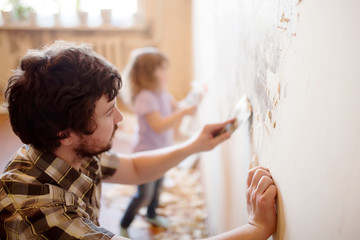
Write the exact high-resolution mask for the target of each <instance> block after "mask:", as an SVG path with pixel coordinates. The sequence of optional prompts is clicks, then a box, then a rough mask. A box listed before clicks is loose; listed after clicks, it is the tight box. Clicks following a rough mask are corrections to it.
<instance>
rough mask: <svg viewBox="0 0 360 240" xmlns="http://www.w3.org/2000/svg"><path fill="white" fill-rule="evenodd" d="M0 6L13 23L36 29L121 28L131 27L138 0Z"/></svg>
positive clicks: (1, 2)
mask: <svg viewBox="0 0 360 240" xmlns="http://www.w3.org/2000/svg"><path fill="white" fill-rule="evenodd" d="M0 7H1V9H2V10H4V11H11V13H12V22H13V23H16V22H17V23H19V22H26V21H27V22H31V21H32V24H35V25H38V26H40V27H51V26H55V25H61V26H64V27H73V26H74V27H75V26H78V25H82V26H88V27H97V26H100V25H102V24H104V23H106V24H108V25H112V26H117V27H124V26H131V25H132V24H134V16H135V14H136V13H137V12H138V0H0ZM110 9H111V10H110ZM26 11H27V12H26ZM33 13H35V14H33ZM21 14H23V16H21ZM106 14H108V15H107V16H105V15H106ZM102 15H104V16H102ZM81 16H82V17H83V18H82V19H83V20H81ZM3 18H4V15H3ZM106 18H107V20H106ZM106 21H107V22H106ZM3 22H4V19H3Z"/></svg>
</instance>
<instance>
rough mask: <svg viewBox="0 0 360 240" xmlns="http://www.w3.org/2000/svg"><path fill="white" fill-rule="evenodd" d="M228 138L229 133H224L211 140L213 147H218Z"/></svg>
mask: <svg viewBox="0 0 360 240" xmlns="http://www.w3.org/2000/svg"><path fill="white" fill-rule="evenodd" d="M230 136H231V134H230V133H228V132H225V133H223V134H221V135H220V136H218V137H216V138H214V139H212V141H213V144H214V146H217V145H219V144H220V143H222V142H223V141H225V140H227V139H229V138H230Z"/></svg>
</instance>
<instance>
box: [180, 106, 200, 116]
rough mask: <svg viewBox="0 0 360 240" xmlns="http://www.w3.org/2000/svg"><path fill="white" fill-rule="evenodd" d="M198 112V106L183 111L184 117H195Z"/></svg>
mask: <svg viewBox="0 0 360 240" xmlns="http://www.w3.org/2000/svg"><path fill="white" fill-rule="evenodd" d="M196 110H197V106H196V105H194V106H191V107H185V108H183V109H181V111H182V112H183V115H184V116H186V115H191V116H192V115H194V114H195V113H196Z"/></svg>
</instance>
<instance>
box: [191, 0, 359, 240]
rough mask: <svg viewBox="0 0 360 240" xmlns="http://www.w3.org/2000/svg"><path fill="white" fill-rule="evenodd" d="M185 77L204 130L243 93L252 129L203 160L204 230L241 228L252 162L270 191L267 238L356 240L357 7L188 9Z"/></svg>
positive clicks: (308, 4) (247, 1)
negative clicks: (266, 172) (199, 85)
mask: <svg viewBox="0 0 360 240" xmlns="http://www.w3.org/2000/svg"><path fill="white" fill-rule="evenodd" d="M193 5H194V8H193V19H194V32H193V35H194V38H193V39H194V64H195V65H194V74H195V79H198V80H203V81H205V82H206V83H207V84H208V86H209V94H208V96H207V97H206V98H205V100H204V104H203V107H202V109H200V111H201V114H202V116H203V122H209V121H217V120H222V119H225V118H226V117H227V116H228V115H229V113H230V112H231V109H232V108H233V107H234V106H235V104H236V102H237V101H238V100H239V99H240V97H241V96H242V95H243V94H247V95H248V96H249V98H250V101H251V103H252V105H253V110H254V111H253V116H252V119H251V120H252V122H251V123H249V124H248V125H247V126H246V125H245V126H243V127H241V129H240V130H238V132H236V133H235V134H234V135H233V136H232V140H231V141H229V142H227V143H226V144H224V145H222V146H221V147H220V148H218V149H216V150H215V151H213V152H211V153H207V154H204V155H203V161H202V166H203V170H204V178H205V180H206V181H205V183H206V184H205V185H206V192H207V196H208V200H209V203H208V207H209V213H210V223H211V224H212V226H213V229H214V232H222V231H224V230H227V229H230V228H232V227H235V226H238V225H240V224H242V223H244V222H245V221H246V217H247V214H246V212H245V211H246V208H245V197H244V188H245V179H246V174H247V169H248V167H249V162H250V161H251V159H252V156H253V155H256V156H257V158H258V160H259V164H260V165H262V166H266V167H269V168H270V170H271V172H272V174H273V176H274V180H275V182H276V185H277V187H278V190H279V192H278V200H277V202H278V211H279V219H278V230H277V233H276V234H275V236H274V239H291V240H302V239H334V240H335V239H349V240H350V239H356V238H358V235H359V234H360V228H359V223H358V220H357V219H356V216H359V215H360V205H359V203H358V199H359V198H360V187H359V185H358V183H359V182H360V175H359V174H358V172H359V169H360V155H359V154H360V136H359V134H360V126H359V122H360V93H359V91H360V82H359V81H358V79H359V75H360V68H359V60H358V58H359V55H360V47H359V42H360V28H359V27H358V23H359V22H360V15H359V14H358V10H359V9H360V3H359V2H358V1H355V0H342V1H337V0H328V1H325V0H311V1H307V0H303V1H301V0H300V1H298V0H296V1H294V0H287V1H285V0H277V1H275V0H269V1H263V0H242V1H237V0H229V1H226V3H225V1H220V0H210V1H205V0H195V1H194V4H193Z"/></svg>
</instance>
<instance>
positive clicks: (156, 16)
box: [0, 0, 360, 240]
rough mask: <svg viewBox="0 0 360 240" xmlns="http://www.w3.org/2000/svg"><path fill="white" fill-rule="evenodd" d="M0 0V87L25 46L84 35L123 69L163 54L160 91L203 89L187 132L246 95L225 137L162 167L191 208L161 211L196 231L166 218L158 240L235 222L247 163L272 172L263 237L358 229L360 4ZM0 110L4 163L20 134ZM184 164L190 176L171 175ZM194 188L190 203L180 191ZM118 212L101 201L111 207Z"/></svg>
mask: <svg viewBox="0 0 360 240" xmlns="http://www.w3.org/2000/svg"><path fill="white" fill-rule="evenodd" d="M10 2H11V3H8V1H4V0H2V1H0V3H1V4H2V5H0V7H1V6H2V23H1V24H2V25H1V26H0V53H1V58H0V88H1V90H2V91H3V89H4V88H5V86H6V82H7V78H8V77H9V75H10V74H11V69H13V68H14V67H16V66H17V65H18V64H19V59H20V58H21V56H22V55H23V54H24V53H25V52H26V50H27V49H29V48H34V47H40V46H41V45H43V44H47V43H51V42H53V41H54V40H56V39H63V40H71V41H84V42H88V43H91V44H93V45H94V49H95V50H96V51H97V52H99V53H100V54H102V55H103V56H105V57H106V58H107V59H108V60H109V61H111V62H112V63H114V64H115V65H116V66H117V67H118V68H119V70H120V71H121V70H122V69H123V67H124V66H125V64H126V62H127V60H128V57H129V54H130V52H131V51H132V50H133V49H134V48H138V47H143V46H155V47H158V48H159V49H160V50H161V51H163V52H164V53H165V54H166V55H167V56H168V57H169V59H170V62H171V65H170V82H169V90H170V92H172V93H173V95H174V96H175V97H176V98H177V99H179V100H180V99H182V98H184V97H185V96H186V95H187V93H188V92H189V91H190V90H191V87H192V86H193V85H192V82H193V81H195V82H197V83H199V84H200V85H206V88H207V89H208V93H207V94H206V95H205V97H204V99H203V102H202V104H201V105H200V107H199V109H198V114H197V116H196V118H192V119H188V121H187V122H188V123H187V124H185V126H183V129H184V130H185V131H187V130H189V132H192V131H194V130H196V129H198V127H199V126H201V125H203V124H204V123H207V122H215V121H222V120H225V119H226V118H227V117H228V116H229V115H230V114H231V112H232V109H233V108H234V107H235V106H236V104H237V102H238V101H239V99H240V98H241V97H242V96H243V95H245V94H246V95H247V96H248V98H249V99H250V102H251V104H252V107H253V113H252V116H251V119H250V121H248V122H246V123H245V124H244V125H243V126H241V127H240V129H239V130H237V132H235V133H234V134H233V136H232V139H231V140H230V141H228V142H226V143H225V144H223V145H222V146H220V147H218V148H217V149H215V150H214V151H212V152H209V153H205V154H201V156H200V159H201V161H200V162H201V164H200V165H196V164H190V167H189V166H187V167H183V168H180V170H179V169H178V170H177V173H175V174H174V172H171V173H170V175H171V176H172V178H171V177H170V179H173V181H170V182H168V183H167V189H168V192H167V193H169V194H170V195H167V197H166V198H165V199H163V201H164V202H167V204H170V203H174V202H179V201H180V200H179V198H178V197H179V196H183V198H182V199H183V202H193V203H194V202H196V204H193V205H191V206H188V205H177V207H176V208H177V209H178V212H173V211H174V209H170V210H169V208H168V209H167V208H164V209H163V214H164V215H167V214H168V215H176V216H180V215H181V212H185V210H182V209H194V211H192V212H193V213H191V212H190V213H187V212H186V214H185V215H182V216H181V217H182V219H184V218H185V219H186V218H188V222H192V221H190V220H189V219H190V218H191V217H194V216H195V220H194V222H196V221H198V222H202V223H204V224H205V227H204V226H203V225H201V226H200V225H197V224H195V223H194V226H189V225H186V224H185V223H184V222H186V220H185V221H183V220H180V219H179V218H177V219H176V218H174V219H172V220H173V224H174V228H172V229H171V231H173V232H171V231H170V232H168V233H167V234H169V235H166V237H162V239H192V238H196V237H202V236H206V235H212V234H214V233H219V232H223V231H225V230H229V229H231V228H234V227H236V226H239V225H241V224H243V223H245V222H246V219H247V213H246V201H245V180H246V176H247V171H248V169H249V165H252V166H254V165H257V164H259V165H262V166H265V167H268V168H270V171H271V172H272V174H273V177H274V180H275V182H276V185H277V187H278V199H277V204H278V205H277V206H278V216H279V218H278V230H277V233H276V234H275V235H274V237H273V238H274V239H281V240H282V239H291V240H303V239H324V240H325V239H326V240H328V239H333V240H337V239H349V240H352V239H357V238H358V236H359V235H360V228H359V223H358V216H359V215H360V205H359V201H358V199H360V187H359V184H358V183H359V182H360V175H359V174H358V172H359V169H360V158H359V156H360V125H359V122H360V94H359V91H360V81H359V76H360V67H359V56H360V46H359V42H360V28H359V26H358V25H359V23H360V15H359V11H360V2H358V1H356V0H341V1H337V0H326V1H325V0H311V1H309V0H276V1H275V0H269V1H264V0H227V1H221V0H193V1H191V0H118V1H105V0H102V1H90V0H89V1H85V0H82V1H71V0H68V1H65V0H64V1H60V0H59V1H45V0H44V1H40V0H38V1H36V0H31V1H25V0H24V1H22V3H23V4H24V5H23V6H19V5H16V4H18V3H19V1H15V0H14V1H10ZM35 3H36V4H35ZM28 6H31V7H32V8H28ZM109 9H111V11H109ZM109 14H111V15H110V16H111V17H109ZM85 17H86V18H85ZM2 99H3V97H2ZM2 112H3V115H2V119H3V120H2V126H3V127H2V128H1V129H0V130H1V134H2V140H1V144H0V149H1V150H0V152H1V153H3V156H4V160H3V162H6V161H7V159H8V158H9V155H10V156H11V155H12V153H13V151H15V150H16V148H17V147H18V145H19V144H20V142H19V141H18V140H16V138H15V137H14V136H12V135H11V130H10V129H9V126H8V122H7V118H6V110H5V109H2ZM125 114H126V115H125V120H124V124H123V129H122V131H120V132H119V133H118V135H117V138H118V143H117V145H116V146H115V148H116V149H117V150H121V151H125V152H126V149H128V148H127V144H129V139H130V137H131V133H132V131H133V128H134V127H135V126H134V124H135V119H134V118H133V116H132V115H131V113H125ZM190 126H191V129H190ZM12 137H14V139H15V140H14V141H13V142H10V141H9V139H10V138H12ZM6 154H8V155H6ZM5 156H6V158H5ZM183 169H191V170H189V171H190V172H189V171H188V172H186V171H185V173H184V172H183V171H184V170H183ZM198 173H201V175H199V174H198ZM181 174H182V175H181ZM187 174H190V175H187ZM193 174H195V177H193V178H192V179H193V180H191V181H190V182H187V183H184V182H182V181H184V180H185V179H190V178H191V177H189V176H194V175H193ZM179 176H180V177H179ZM194 179H195V180H194ZM194 182H196V183H198V184H199V185H196V184H194ZM175 186H176V187H175ZM182 187H184V188H182ZM174 189H177V190H176V191H173V190H174ZM181 189H183V190H181ZM184 189H185V191H184ZM104 190H105V193H104V194H105V196H104V197H105V200H106V199H107V201H110V202H114V201H115V200H114V199H115V198H120V197H121V196H123V195H126V194H127V193H128V192H127V191H128V190H127V189H124V188H123V189H114V188H113V187H112V186H107V187H105V188H104ZM129 191H130V192H131V191H132V190H129ZM179 191H181V194H179ZM117 193H119V194H117ZM194 194H195V195H197V194H198V195H197V196H199V199H196V200H189V199H190V196H194ZM128 195H131V194H128ZM109 199H110V200H109ZM202 199H203V200H204V201H205V202H204V204H203V203H202V202H201V201H202ZM105 205H106V204H105ZM109 205H111V204H109ZM173 206H174V205H173ZM202 206H204V209H202V208H200V207H202ZM110 207H111V206H110ZM114 208H115V210H114ZM116 208H117V206H115V207H113V209H111V208H110V210H106V211H109V212H110V214H111V213H114V211H116ZM118 208H120V209H121V207H118ZM166 209H167V210H166ZM195 210H196V211H198V210H199V211H200V212H197V213H196V214H195V212H196V211H195ZM201 211H204V212H201ZM118 214H121V211H120V212H119V213H118ZM116 221H118V217H114V219H111V221H107V222H105V225H106V224H107V226H110V227H109V228H111V230H113V229H115V230H116V226H117V224H118V222H116ZM111 222H114V223H111ZM111 224H113V225H111ZM139 226H140V227H143V225H141V223H139ZM176 226H180V227H179V228H176ZM181 226H183V227H181ZM184 226H186V227H184ZM115 230H114V231H115ZM154 231H155V230H151V231H150V232H149V231H147V232H146V234H147V235H146V238H149V239H151V238H154V239H160V238H161V237H159V236H157V233H156V232H154ZM175 232H181V233H180V234H177V235H176V233H175ZM133 234H136V233H135V232H133ZM146 238H145V237H144V235H141V237H139V238H138V239H146Z"/></svg>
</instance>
